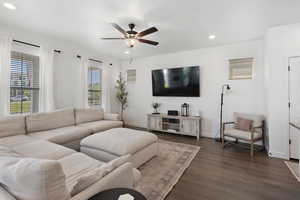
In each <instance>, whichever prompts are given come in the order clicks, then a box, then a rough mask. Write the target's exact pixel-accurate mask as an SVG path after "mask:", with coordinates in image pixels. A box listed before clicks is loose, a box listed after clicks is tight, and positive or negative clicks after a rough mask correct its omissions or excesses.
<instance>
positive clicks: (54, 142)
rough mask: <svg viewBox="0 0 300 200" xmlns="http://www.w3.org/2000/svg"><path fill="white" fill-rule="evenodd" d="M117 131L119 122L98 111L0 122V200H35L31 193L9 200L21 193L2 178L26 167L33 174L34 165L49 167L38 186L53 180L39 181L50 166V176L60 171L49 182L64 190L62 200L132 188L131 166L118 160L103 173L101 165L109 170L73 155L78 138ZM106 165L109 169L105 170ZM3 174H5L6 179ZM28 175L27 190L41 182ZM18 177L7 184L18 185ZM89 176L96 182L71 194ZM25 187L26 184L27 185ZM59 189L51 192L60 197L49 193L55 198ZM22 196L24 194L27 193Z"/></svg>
mask: <svg viewBox="0 0 300 200" xmlns="http://www.w3.org/2000/svg"><path fill="white" fill-rule="evenodd" d="M121 126H122V122H121V121H119V117H118V115H117V114H105V113H104V112H103V111H102V110H100V109H64V110H58V111H55V112H51V113H39V114H32V115H28V116H12V117H5V118H2V119H0V168H1V167H2V169H0V170H1V172H0V199H1V200H14V199H22V200H23V199H24V200H27V199H28V198H29V197H30V195H32V197H30V200H35V198H34V195H36V194H35V193H36V191H35V192H33V193H30V195H29V196H28V195H27V196H26V197H24V196H22V195H23V194H21V196H15V197H16V198H15V197H14V196H13V195H12V194H19V193H20V191H22V190H21V189H20V188H18V187H20V183H18V184H16V185H18V186H17V187H16V188H14V187H12V185H11V184H13V181H8V179H10V178H12V177H8V174H9V173H10V171H9V170H11V169H14V171H13V172H14V173H12V174H13V176H17V175H18V172H20V171H21V172H22V171H23V172H24V167H23V168H22V169H18V167H20V166H22V165H21V164H22V163H23V164H24V163H26V162H32V163H31V166H33V167H32V169H31V168H28V170H29V171H30V170H33V169H40V168H41V167H36V168H35V167H34V166H35V165H37V166H43V167H45V166H48V167H49V168H47V170H44V171H42V174H43V177H46V178H43V179H41V180H42V181H47V178H48V179H49V180H50V181H51V180H52V179H54V178H55V176H54V177H52V176H51V174H50V175H49V174H46V175H45V173H48V172H49V173H50V172H51V170H50V169H52V168H51V167H52V166H56V168H55V169H52V170H54V171H55V174H59V171H60V170H59V168H62V170H63V172H62V175H61V176H57V177H58V179H57V180H52V182H53V181H56V182H55V183H57V185H64V187H65V188H67V189H66V191H67V195H65V197H66V198H63V199H72V200H86V199H88V198H89V197H91V196H93V195H94V194H96V193H98V192H100V191H102V190H105V189H109V188H113V187H128V188H130V187H133V186H134V184H135V182H136V179H135V177H137V174H135V173H138V172H137V171H136V170H134V169H133V166H132V164H131V163H128V162H126V160H124V159H123V160H122V159H120V160H121V161H116V162H115V163H114V161H111V162H112V163H109V164H110V167H108V168H109V170H107V169H108V168H107V165H109V164H107V163H105V162H102V161H101V160H95V159H93V158H91V157H89V156H87V155H85V154H83V153H80V152H78V151H76V150H78V149H79V143H80V140H82V139H83V138H85V137H87V136H89V135H91V134H93V133H96V132H99V131H103V130H107V129H111V128H115V127H121ZM29 159H32V160H29ZM47 160H48V162H49V160H51V161H52V162H55V163H56V164H57V165H55V163H54V164H53V163H51V162H50V164H49V163H47V162H46V161H47ZM44 162H45V163H44ZM41 163H42V164H41ZM112 165H113V166H114V167H111V166H112ZM57 166H61V167H57ZM101 168H104V169H105V170H104V171H105V173H101V176H100V175H99V174H100V172H99V171H101V170H100V169H101ZM17 169H18V170H17ZM5 170H7V171H6V174H5ZM102 171H103V169H102ZM134 172H135V173H134ZM3 173H4V174H3ZM26 173H27V172H26ZM26 173H25V174H26ZM28 173H29V172H28ZM32 173H33V176H32V182H33V184H34V183H35V182H38V181H41V180H39V179H37V177H39V173H41V172H40V171H38V172H34V171H33V172H32ZM95 174H96V175H95ZM22 176H25V175H24V173H20V174H19V177H17V178H16V177H13V178H12V180H14V181H15V180H20V181H19V182H22V181H21V180H22V178H23V179H24V177H22ZM89 176H90V177H92V178H95V177H97V176H99V177H100V178H99V180H97V181H96V182H93V183H92V184H90V185H88V187H86V188H84V190H82V191H80V192H76V193H74V192H73V193H72V190H74V187H75V186H76V184H77V183H78V182H79V180H81V179H83V180H85V179H87V177H89ZM102 176H103V177H102ZM20 177H21V178H20ZM51 177H52V179H51ZM18 178H19V179H18ZM87 180H88V181H86V180H85V181H83V182H84V183H86V182H89V181H90V179H87ZM28 181H29V182H30V184H31V180H28ZM58 183H59V184H58ZM48 185H51V184H49V183H48V182H47V183H42V184H41V186H45V187H46V186H48ZM77 186H78V185H77ZM79 186H80V185H79ZM33 187H34V185H33ZM49 187H50V186H49ZM64 187H62V186H61V187H59V188H56V189H57V190H60V191H57V192H54V194H56V195H59V194H60V193H62V189H63V188H64ZM56 189H53V188H52V189H51V188H50V189H49V188H42V189H40V190H41V191H48V190H49V191H50V193H51V192H52V193H53V191H55V190H56ZM27 191H30V189H28V190H27ZM46 197H47V198H46ZM46 197H45V198H46V199H45V200H48V199H49V200H50V199H53V198H51V195H50V196H49V194H47V195H46ZM26 198H27V199H26ZM55 198H57V197H55ZM43 199H44V198H43V197H42V198H40V200H43ZM28 200H29V199H28Z"/></svg>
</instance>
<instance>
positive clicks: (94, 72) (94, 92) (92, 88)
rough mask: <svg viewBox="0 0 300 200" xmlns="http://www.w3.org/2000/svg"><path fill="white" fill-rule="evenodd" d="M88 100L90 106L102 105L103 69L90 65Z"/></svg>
mask: <svg viewBox="0 0 300 200" xmlns="http://www.w3.org/2000/svg"><path fill="white" fill-rule="evenodd" d="M88 87H89V94H88V102H89V106H91V107H92V106H100V105H101V100H102V93H101V69H100V68H97V67H89V71H88Z"/></svg>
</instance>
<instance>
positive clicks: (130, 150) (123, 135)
mask: <svg viewBox="0 0 300 200" xmlns="http://www.w3.org/2000/svg"><path fill="white" fill-rule="evenodd" d="M157 140H158V138H157V136H156V135H154V134H152V133H149V132H145V131H137V130H133V129H127V128H114V129H110V130H107V131H104V132H102V133H98V134H95V135H91V136H89V137H87V138H85V139H83V140H82V141H81V143H80V145H81V147H86V148H91V149H97V150H100V151H104V152H107V153H110V154H113V155H117V156H122V155H127V154H131V155H133V154H135V153H136V152H137V151H139V150H141V149H143V148H145V147H147V146H148V145H151V144H153V143H155V142H157Z"/></svg>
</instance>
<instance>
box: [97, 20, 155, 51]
mask: <svg viewBox="0 0 300 200" xmlns="http://www.w3.org/2000/svg"><path fill="white" fill-rule="evenodd" d="M111 25H112V26H113V27H114V28H115V29H116V30H118V31H119V32H121V33H122V34H123V36H124V37H119V38H101V39H102V40H125V41H126V44H127V45H128V46H129V47H130V48H132V47H134V45H135V43H136V42H137V41H139V42H141V43H146V44H150V45H155V46H156V45H158V44H159V43H158V42H155V41H152V40H145V39H142V37H144V36H146V35H149V34H152V33H155V32H157V31H158V29H157V28H155V27H151V28H148V29H146V30H144V31H142V32H139V33H138V32H136V31H134V30H133V29H134V27H135V24H133V23H130V24H128V26H129V28H130V30H129V31H125V30H124V29H123V28H121V27H120V26H119V25H118V24H115V23H111Z"/></svg>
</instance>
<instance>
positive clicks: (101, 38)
mask: <svg viewBox="0 0 300 200" xmlns="http://www.w3.org/2000/svg"><path fill="white" fill-rule="evenodd" d="M101 39H102V40H124V39H125V38H101Z"/></svg>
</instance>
